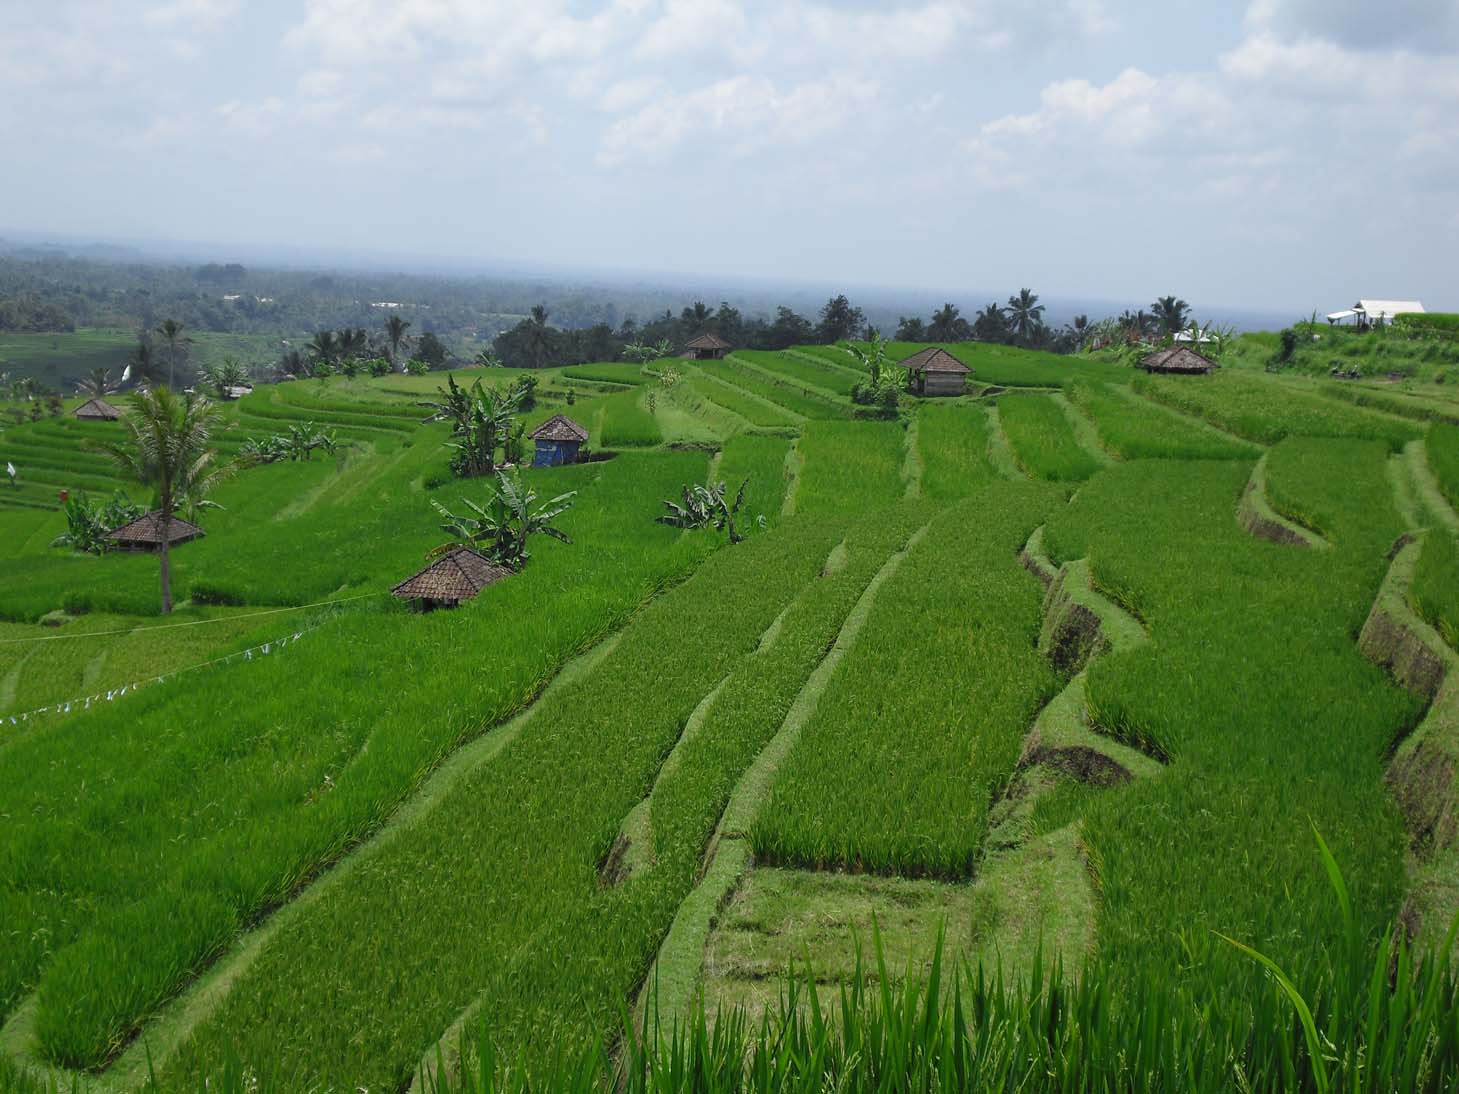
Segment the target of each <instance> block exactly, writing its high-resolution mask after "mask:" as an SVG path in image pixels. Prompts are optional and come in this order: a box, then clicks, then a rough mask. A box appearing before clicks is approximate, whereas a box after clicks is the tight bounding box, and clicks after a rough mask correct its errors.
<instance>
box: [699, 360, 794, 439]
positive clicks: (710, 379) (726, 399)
mask: <svg viewBox="0 0 1459 1094" xmlns="http://www.w3.org/2000/svg"><path fill="white" fill-rule="evenodd" d="M689 383H690V384H691V386H692V387H693V388H694V390H695V391H697V392H698V393H699V394H700V395H702V396H703V397H704V398H706V399H708V400H709V401H710V402H712V403H715V404H716V405H718V406H721V407H723V408H724V409H726V410H728V411H730V412H731V413H733V414H735V415H737V416H739V417H741V418H743V419H744V420H745V421H747V422H749V423H750V424H751V425H753V426H760V427H763V428H768V429H785V428H788V427H793V426H795V425H796V424H797V423H798V422H800V421H801V420H802V418H801V416H800V415H798V414H796V413H795V412H794V411H791V410H790V409H789V408H787V407H783V406H781V405H780V404H779V403H776V402H773V401H771V400H770V399H769V398H767V397H766V396H764V395H757V394H754V393H753V392H751V391H749V390H747V389H745V388H743V387H737V386H736V385H735V384H733V383H731V382H730V381H729V380H727V379H724V378H723V377H721V376H717V375H715V374H713V373H710V372H706V371H704V370H703V369H696V370H694V371H692V372H691V373H690V374H689Z"/></svg>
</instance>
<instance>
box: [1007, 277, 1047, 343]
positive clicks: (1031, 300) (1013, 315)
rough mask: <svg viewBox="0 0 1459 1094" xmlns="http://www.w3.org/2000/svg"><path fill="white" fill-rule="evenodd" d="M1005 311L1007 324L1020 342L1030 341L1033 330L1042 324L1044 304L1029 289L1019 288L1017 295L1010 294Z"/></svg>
mask: <svg viewBox="0 0 1459 1094" xmlns="http://www.w3.org/2000/svg"><path fill="white" fill-rule="evenodd" d="M1006 311H1007V314H1008V325H1009V326H1010V327H1011V328H1012V329H1013V335H1014V337H1015V338H1016V339H1017V340H1018V341H1020V342H1024V343H1027V342H1029V341H1031V340H1032V338H1033V334H1034V332H1035V330H1037V329H1038V328H1039V327H1041V326H1042V325H1043V322H1044V320H1043V315H1044V306H1043V305H1042V304H1040V303H1039V298H1038V294H1037V293H1035V292H1033V291H1032V290H1031V289H1019V290H1018V295H1017V296H1010V297H1009V298H1008V305H1007V308H1006Z"/></svg>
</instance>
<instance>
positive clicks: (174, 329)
mask: <svg viewBox="0 0 1459 1094" xmlns="http://www.w3.org/2000/svg"><path fill="white" fill-rule="evenodd" d="M157 333H158V334H160V335H161V336H162V341H163V343H164V344H165V345H166V346H167V386H168V387H176V386H177V362H178V358H184V359H185V358H186V357H187V347H188V346H189V345H190V344H191V343H192V339H191V338H189V337H188V336H187V334H186V328H185V327H183V325H182V324H181V323H179V322H178V321H177V320H176V319H164V320H163V321H162V325H161V326H160V327H158V328H157Z"/></svg>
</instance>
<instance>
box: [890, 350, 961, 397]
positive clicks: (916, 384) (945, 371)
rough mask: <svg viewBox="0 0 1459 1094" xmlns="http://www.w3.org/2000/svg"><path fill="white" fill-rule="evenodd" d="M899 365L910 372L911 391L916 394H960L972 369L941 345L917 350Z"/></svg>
mask: <svg viewBox="0 0 1459 1094" xmlns="http://www.w3.org/2000/svg"><path fill="white" fill-rule="evenodd" d="M901 366H902V367H903V368H904V369H906V370H907V371H908V372H909V373H910V374H911V377H912V391H913V392H914V393H915V394H917V395H962V394H964V393H966V391H967V389H968V373H970V372H971V371H972V369H970V368H968V366H967V365H965V364H963V363H962V362H961V361H959V360H958V359H957V358H956V357H954V356H953V355H952V354H950V353H948V352H947V350H945V349H943V348H942V347H941V346H928V347H927V348H926V349H924V350H918V351H917V352H916V353H914V354H912V356H911V357H908V358H907V359H906V360H904V361H902V362H901Z"/></svg>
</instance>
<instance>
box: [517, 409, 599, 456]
mask: <svg viewBox="0 0 1459 1094" xmlns="http://www.w3.org/2000/svg"><path fill="white" fill-rule="evenodd" d="M528 436H529V437H531V438H532V466H533V467H560V466H561V465H562V464H565V463H577V462H578V450H579V449H581V448H582V446H583V444H584V442H586V441H587V439H588V431H587V430H586V429H584V428H583V427H582V426H580V425H578V424H577V422H575V421H573V420H572V419H571V418H569V417H568V416H567V415H566V414H554V415H553V416H552V417H550V418H548V419H547V420H546V421H545V422H543V423H542V424H541V425H539V426H538V427H537V428H536V429H534V430H532V432H531V433H530V434H528Z"/></svg>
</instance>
